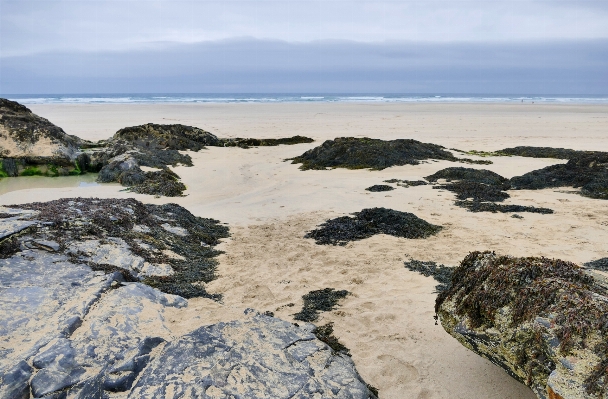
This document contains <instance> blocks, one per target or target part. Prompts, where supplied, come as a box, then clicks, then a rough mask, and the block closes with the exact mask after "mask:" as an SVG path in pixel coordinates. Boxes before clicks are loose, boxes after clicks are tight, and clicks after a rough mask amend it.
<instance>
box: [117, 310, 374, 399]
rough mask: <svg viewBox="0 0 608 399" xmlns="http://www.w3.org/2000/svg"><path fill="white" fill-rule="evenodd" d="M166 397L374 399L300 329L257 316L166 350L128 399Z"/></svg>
mask: <svg viewBox="0 0 608 399" xmlns="http://www.w3.org/2000/svg"><path fill="white" fill-rule="evenodd" d="M176 376H179V377H177V378H176ZM169 390H170V391H171V392H173V393H174V395H176V396H179V395H185V394H186V393H187V394H188V395H190V396H192V397H222V398H224V397H226V398H227V397H242V398H277V399H278V398H285V399H288V398H294V399H295V398H301V399H304V398H312V397H319V398H361V399H368V398H375V395H374V394H372V393H371V391H370V390H369V389H368V388H367V386H366V384H365V382H363V380H362V379H361V377H360V376H359V375H358V373H357V371H356V369H355V367H354V364H353V362H352V360H351V359H350V358H349V357H348V356H344V355H341V354H336V353H334V352H333V351H332V349H331V348H330V347H329V346H327V345H326V344H325V343H323V342H321V341H319V340H317V339H316V337H315V335H314V334H312V333H311V332H310V331H309V330H307V329H305V328H298V327H295V326H294V325H293V324H291V323H288V322H286V321H283V320H279V319H275V318H273V317H268V316H264V315H259V314H257V315H253V316H250V318H248V319H246V320H244V321H233V322H229V323H218V324H215V325H211V326H204V327H200V328H199V329H197V330H194V331H193V332H191V333H190V334H187V335H185V336H183V337H181V338H179V339H178V340H176V341H174V342H171V343H169V344H167V345H166V346H165V347H164V348H163V350H162V352H161V353H160V354H159V355H158V356H157V357H156V358H155V359H154V360H152V361H151V362H150V364H149V366H148V367H147V368H146V369H145V370H144V371H143V373H142V375H141V378H140V379H139V381H138V382H137V384H136V385H135V387H134V388H133V389H132V390H131V392H130V394H129V396H128V397H129V398H158V397H162V396H163V395H165V394H166V392H168V391H169Z"/></svg>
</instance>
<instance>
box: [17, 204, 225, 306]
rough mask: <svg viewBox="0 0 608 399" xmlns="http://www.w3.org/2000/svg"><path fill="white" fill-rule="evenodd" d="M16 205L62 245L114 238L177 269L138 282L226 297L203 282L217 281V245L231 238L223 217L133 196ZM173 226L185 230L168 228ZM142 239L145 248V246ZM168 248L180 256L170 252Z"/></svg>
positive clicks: (108, 267)
mask: <svg viewBox="0 0 608 399" xmlns="http://www.w3.org/2000/svg"><path fill="white" fill-rule="evenodd" d="M11 207H14V208H19V209H32V210H37V211H38V212H39V213H38V214H37V215H36V219H37V220H40V221H43V222H44V223H43V226H44V227H43V228H41V229H38V230H39V231H38V233H37V234H38V235H39V236H40V238H43V239H45V240H51V241H55V242H57V243H59V244H60V245H61V247H62V248H65V246H66V245H69V244H70V243H71V242H74V241H81V240H89V239H92V238H94V239H99V240H104V239H106V238H108V237H114V238H119V239H122V240H124V241H125V242H126V243H127V245H128V246H129V251H130V252H132V253H133V254H135V255H137V256H140V257H141V258H143V259H144V260H145V261H147V262H150V263H156V264H159V263H164V264H168V265H170V266H171V268H172V269H173V274H171V275H169V276H151V277H144V278H143V279H141V280H137V281H141V282H142V283H144V284H148V285H150V286H152V287H155V288H158V289H159V290H161V291H163V292H166V293H169V294H174V295H180V296H183V297H185V298H193V297H205V298H210V299H213V300H219V299H220V298H221V295H218V294H209V293H207V292H206V290H205V288H204V285H203V283H208V282H210V281H212V280H214V279H215V270H216V268H217V260H216V259H215V257H216V256H217V255H219V254H220V253H221V252H220V251H218V250H216V249H214V248H213V247H214V246H215V245H217V244H218V243H219V242H220V239H221V238H225V237H228V236H229V230H228V227H226V226H223V225H221V224H220V222H219V221H218V220H215V219H206V218H200V217H197V216H194V215H192V214H191V213H190V212H189V211H188V210H186V209H185V208H182V207H181V206H179V205H177V204H164V205H153V204H142V203H141V202H139V201H136V200H135V199H132V198H128V199H98V198H72V199H61V200H56V201H50V202H45V203H40V202H37V203H31V204H22V205H12V206H11ZM168 224H169V226H168ZM174 225H177V226H176V227H179V228H180V229H181V232H182V233H180V234H177V233H171V232H170V231H169V230H167V229H168V228H169V229H170V228H171V226H174ZM135 226H139V227H143V230H142V229H136V228H135ZM140 242H144V243H145V244H146V246H145V247H142V246H140V244H139V243H140ZM165 250H170V251H172V252H174V253H175V254H176V255H177V256H171V257H170V256H167V255H165V253H164V252H163V251H165ZM70 260H71V261H72V262H74V263H82V262H86V263H87V264H88V265H89V267H91V268H92V269H93V270H100V271H104V272H105V273H111V272H120V273H121V274H122V275H123V276H124V278H125V279H126V280H127V281H133V280H134V279H136V278H135V277H134V276H133V275H132V274H131V272H129V271H126V270H123V269H120V268H117V267H115V266H112V265H107V264H95V263H92V262H91V261H87V260H86V259H85V258H83V257H82V256H80V255H77V254H76V255H73V256H71V258H70Z"/></svg>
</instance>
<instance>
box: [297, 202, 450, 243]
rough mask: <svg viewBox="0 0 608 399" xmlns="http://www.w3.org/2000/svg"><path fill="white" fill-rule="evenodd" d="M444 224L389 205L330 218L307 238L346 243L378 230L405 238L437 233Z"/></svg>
mask: <svg viewBox="0 0 608 399" xmlns="http://www.w3.org/2000/svg"><path fill="white" fill-rule="evenodd" d="M441 229H442V227H441V226H436V225H434V224H431V223H428V222H427V221H425V220H422V219H420V218H419V217H418V216H416V215H414V214H413V213H409V212H400V211H395V210H392V209H386V208H367V209H363V210H362V211H360V212H355V213H353V217H350V216H341V217H338V218H335V219H330V220H328V221H326V222H325V223H323V224H322V225H321V226H319V228H318V229H315V230H312V231H309V232H308V233H306V235H305V236H304V238H313V239H314V240H315V242H316V243H317V244H319V245H327V244H331V245H346V244H347V243H348V242H350V241H356V240H362V239H364V238H368V237H371V236H373V235H375V234H388V235H392V236H395V237H404V238H427V237H429V236H432V235H435V234H437V233H438V232H439V231H440V230H441Z"/></svg>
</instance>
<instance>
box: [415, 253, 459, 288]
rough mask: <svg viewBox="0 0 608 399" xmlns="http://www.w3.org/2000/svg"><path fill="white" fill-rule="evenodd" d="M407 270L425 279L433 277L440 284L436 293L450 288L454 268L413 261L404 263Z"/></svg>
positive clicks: (434, 263) (429, 262)
mask: <svg viewBox="0 0 608 399" xmlns="http://www.w3.org/2000/svg"><path fill="white" fill-rule="evenodd" d="M404 265H405V268H406V269H408V270H411V271H413V272H418V273H420V274H422V275H423V276H425V277H431V276H432V277H433V278H434V279H435V281H437V282H438V283H439V284H437V285H436V286H435V292H437V293H439V292H443V291H445V290H447V289H448V288H449V287H450V282H451V281H452V274H453V272H454V268H453V267H449V266H444V265H438V264H437V263H436V262H432V261H428V262H424V261H421V260H415V259H411V260H410V261H409V262H404Z"/></svg>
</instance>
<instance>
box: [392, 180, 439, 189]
mask: <svg viewBox="0 0 608 399" xmlns="http://www.w3.org/2000/svg"><path fill="white" fill-rule="evenodd" d="M384 182H385V183H397V185H398V186H400V187H405V188H407V187H416V186H426V185H428V184H429V183H428V182H426V181H424V180H399V179H389V180H385V181H384Z"/></svg>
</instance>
